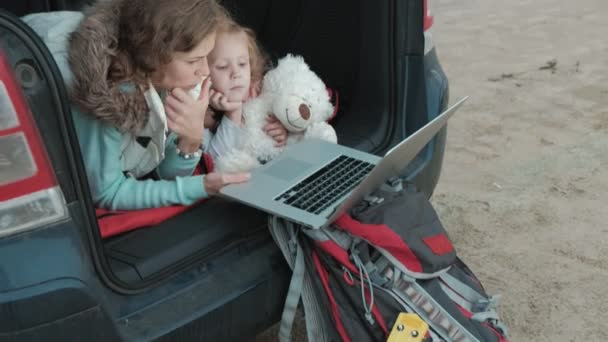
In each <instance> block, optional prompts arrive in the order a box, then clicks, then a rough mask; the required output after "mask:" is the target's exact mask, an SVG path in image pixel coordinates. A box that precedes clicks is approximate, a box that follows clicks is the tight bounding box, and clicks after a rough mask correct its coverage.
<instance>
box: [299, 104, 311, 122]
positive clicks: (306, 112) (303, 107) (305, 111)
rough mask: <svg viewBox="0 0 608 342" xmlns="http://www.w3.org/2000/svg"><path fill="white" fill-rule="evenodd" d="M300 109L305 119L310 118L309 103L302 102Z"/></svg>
mask: <svg viewBox="0 0 608 342" xmlns="http://www.w3.org/2000/svg"><path fill="white" fill-rule="evenodd" d="M298 110H299V111H300V116H301V117H302V118H303V119H304V120H308V119H310V109H309V108H308V106H307V105H305V104H303V103H302V104H300V107H299V108H298Z"/></svg>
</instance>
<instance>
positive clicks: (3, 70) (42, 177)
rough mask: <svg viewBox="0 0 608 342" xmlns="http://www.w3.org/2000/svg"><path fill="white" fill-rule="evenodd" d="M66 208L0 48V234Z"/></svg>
mask: <svg viewBox="0 0 608 342" xmlns="http://www.w3.org/2000/svg"><path fill="white" fill-rule="evenodd" d="M66 212H67V211H66V207H65V200H64V198H63V194H62V192H61V189H59V187H58V186H57V182H56V179H55V175H54V173H53V170H52V168H51V165H50V163H49V161H48V158H47V155H46V151H45V150H44V145H43V144H42V141H41V139H40V135H39V133H38V130H37V128H36V125H35V124H34V122H33V119H32V114H31V113H30V111H29V107H28V105H27V102H26V101H25V99H24V98H23V95H22V94H21V90H20V88H19V86H18V84H17V82H16V80H15V78H14V76H13V74H12V71H11V68H10V65H9V64H8V62H7V61H6V59H5V58H4V56H3V55H2V52H1V51H0V237H2V236H5V235H9V234H13V233H17V232H20V231H23V230H27V229H32V228H36V227H39V226H41V225H43V224H47V223H50V222H52V221H56V220H58V219H61V218H63V217H65V215H66Z"/></svg>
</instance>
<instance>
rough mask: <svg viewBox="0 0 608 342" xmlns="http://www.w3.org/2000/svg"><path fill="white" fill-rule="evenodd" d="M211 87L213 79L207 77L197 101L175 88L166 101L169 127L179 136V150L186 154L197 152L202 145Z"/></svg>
mask: <svg viewBox="0 0 608 342" xmlns="http://www.w3.org/2000/svg"><path fill="white" fill-rule="evenodd" d="M210 87H211V78H209V77H207V78H206V79H205V80H204V81H203V85H202V87H201V92H200V94H199V96H198V98H197V99H193V98H192V97H191V96H190V95H189V94H188V93H187V92H186V91H185V90H183V89H180V88H175V89H173V90H171V92H170V93H169V94H168V95H167V98H166V100H165V112H166V113H167V126H168V127H169V130H171V131H172V132H174V133H175V134H177V136H178V137H179V143H180V146H179V148H180V150H182V151H184V152H186V153H191V152H194V151H196V150H197V149H198V148H199V146H200V144H201V141H202V138H203V129H204V125H205V112H206V111H207V107H208V106H209V89H210Z"/></svg>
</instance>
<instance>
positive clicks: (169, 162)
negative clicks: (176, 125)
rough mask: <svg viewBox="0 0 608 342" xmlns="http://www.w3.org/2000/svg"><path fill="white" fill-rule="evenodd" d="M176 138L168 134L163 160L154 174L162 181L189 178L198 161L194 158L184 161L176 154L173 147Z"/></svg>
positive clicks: (172, 134) (174, 146)
mask: <svg viewBox="0 0 608 342" xmlns="http://www.w3.org/2000/svg"><path fill="white" fill-rule="evenodd" d="M175 139H177V136H176V135H175V134H174V133H171V134H169V136H168V137H167V143H166V145H165V159H163V161H161V162H160V165H158V167H157V169H156V172H157V173H158V176H159V177H160V178H162V179H175V177H177V176H190V175H192V173H193V172H194V169H195V168H196V165H197V164H198V162H199V160H198V159H196V158H191V159H184V158H182V157H180V156H179V155H178V154H177V148H176V145H175Z"/></svg>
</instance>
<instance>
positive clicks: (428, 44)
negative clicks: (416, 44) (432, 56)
mask: <svg viewBox="0 0 608 342" xmlns="http://www.w3.org/2000/svg"><path fill="white" fill-rule="evenodd" d="M422 1H423V10H424V18H423V19H422V26H423V27H422V29H423V30H424V54H425V55H426V54H427V53H429V52H431V50H433V48H434V47H435V43H434V42H433V34H432V33H431V28H432V27H433V22H434V21H435V16H434V15H433V10H432V7H433V5H432V0H422Z"/></svg>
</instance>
